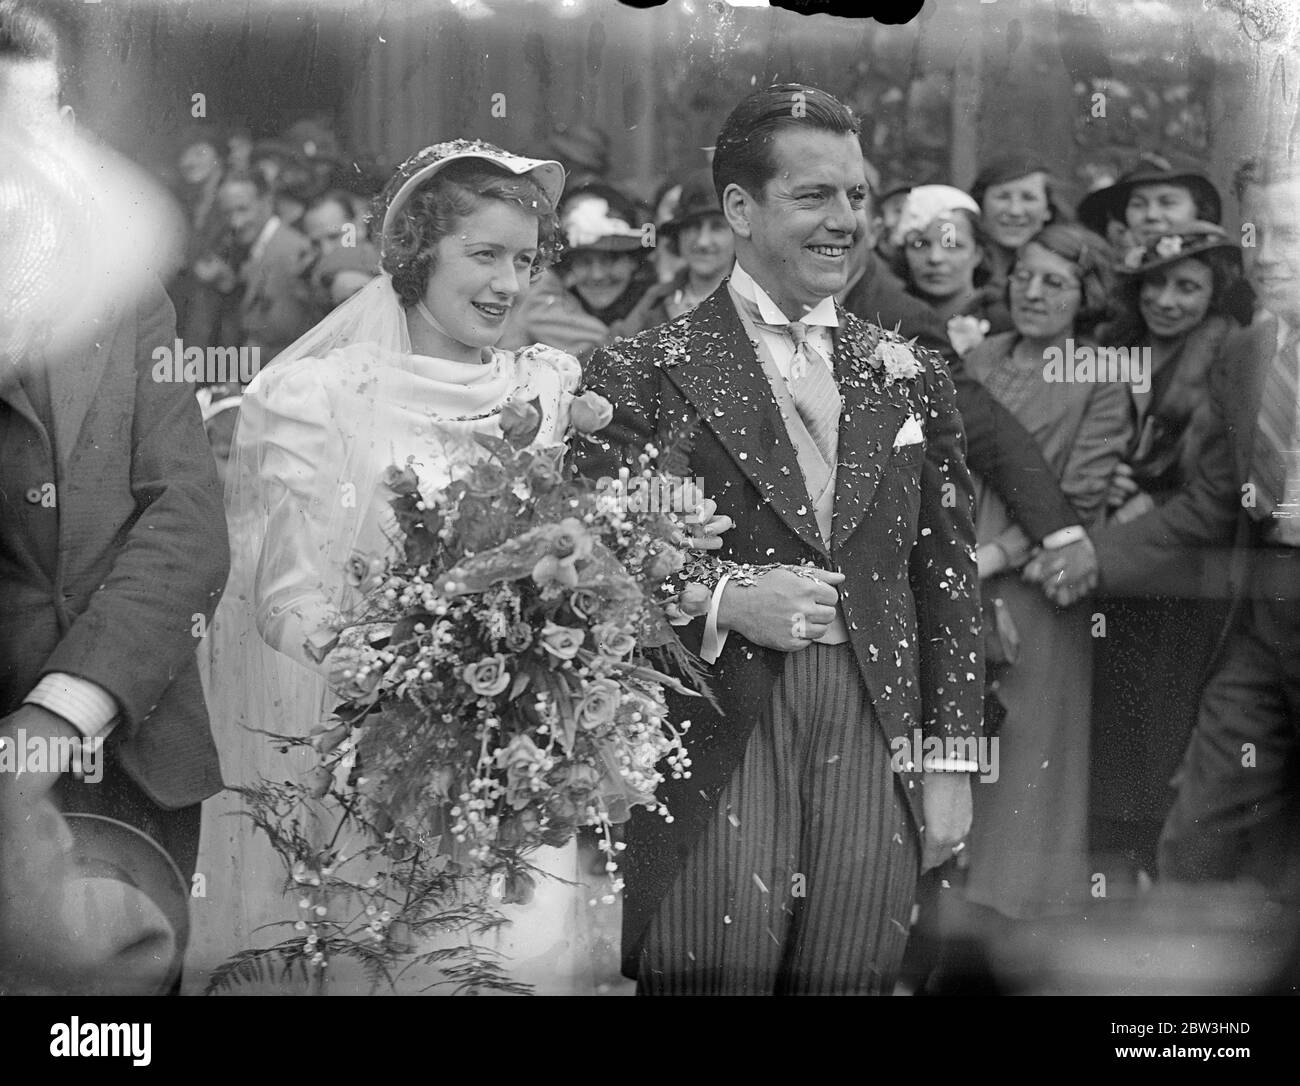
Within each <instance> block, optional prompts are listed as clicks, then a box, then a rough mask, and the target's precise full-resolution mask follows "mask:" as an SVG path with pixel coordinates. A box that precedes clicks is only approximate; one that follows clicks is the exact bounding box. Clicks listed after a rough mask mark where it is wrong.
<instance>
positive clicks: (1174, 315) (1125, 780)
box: [1091, 221, 1241, 878]
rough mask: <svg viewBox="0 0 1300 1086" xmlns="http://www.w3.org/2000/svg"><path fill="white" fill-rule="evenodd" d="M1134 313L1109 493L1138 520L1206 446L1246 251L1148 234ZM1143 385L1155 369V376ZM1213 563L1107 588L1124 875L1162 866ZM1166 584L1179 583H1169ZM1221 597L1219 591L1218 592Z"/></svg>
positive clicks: (1224, 242) (1113, 772)
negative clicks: (1127, 590) (1171, 576)
mask: <svg viewBox="0 0 1300 1086" xmlns="http://www.w3.org/2000/svg"><path fill="white" fill-rule="evenodd" d="M1117 270H1118V271H1119V273H1120V275H1121V280H1122V282H1121V285H1120V287H1119V289H1118V291H1117V295H1116V299H1117V301H1118V302H1119V304H1120V308H1121V309H1122V311H1124V312H1125V313H1126V316H1125V317H1124V318H1122V319H1121V320H1120V321H1119V322H1116V323H1114V324H1112V325H1111V326H1109V327H1108V328H1106V329H1103V330H1102V331H1101V333H1100V335H1099V340H1100V342H1101V343H1103V344H1106V345H1110V346H1115V347H1120V348H1127V352H1128V354H1129V356H1130V357H1131V356H1132V355H1133V354H1134V353H1137V352H1141V355H1140V357H1142V358H1143V359H1144V360H1145V362H1146V364H1147V365H1148V367H1149V368H1148V370H1147V378H1148V379H1149V382H1150V387H1149V391H1139V390H1138V389H1134V390H1133V392H1132V397H1131V398H1132V413H1133V420H1134V437H1133V440H1132V442H1131V443H1130V445H1129V447H1128V450H1127V452H1126V455H1125V457H1124V460H1123V462H1121V463H1120V464H1119V465H1118V466H1117V467H1116V470H1115V474H1114V476H1113V477H1112V482H1111V488H1110V494H1109V498H1108V504H1109V506H1110V508H1111V515H1112V516H1113V517H1114V518H1115V519H1117V520H1119V521H1128V520H1135V519H1137V518H1139V517H1142V516H1145V515H1146V514H1148V513H1149V512H1150V511H1151V510H1153V509H1156V508H1158V507H1159V506H1160V505H1162V504H1164V502H1165V501H1167V500H1168V499H1169V498H1171V497H1172V496H1174V495H1175V494H1177V493H1179V492H1180V490H1181V489H1182V488H1183V487H1184V485H1185V484H1186V483H1187V481H1188V479H1189V478H1190V476H1191V475H1192V474H1193V472H1194V470H1195V468H1196V466H1197V460H1198V458H1199V457H1201V456H1205V455H1212V453H1210V452H1209V451H1208V450H1206V449H1204V448H1203V447H1202V442H1201V438H1200V431H1199V430H1198V419H1203V418H1204V417H1205V413H1204V412H1205V408H1206V406H1207V404H1206V401H1207V397H1208V396H1209V382H1208V377H1209V373H1210V369H1211V366H1212V365H1213V364H1214V363H1215V359H1216V358H1217V357H1218V355H1219V353H1220V347H1221V345H1222V344H1223V341H1224V339H1225V337H1226V336H1227V335H1228V333H1229V332H1230V331H1231V330H1232V329H1233V328H1235V327H1237V323H1236V321H1235V320H1233V318H1232V317H1231V316H1230V308H1231V299H1232V297H1233V292H1234V287H1235V285H1236V283H1237V281H1238V280H1239V278H1240V274H1241V253H1240V250H1239V248H1238V247H1237V245H1236V244H1235V243H1234V242H1233V241H1232V240H1231V239H1230V238H1229V237H1228V235H1227V234H1226V233H1225V231H1224V230H1223V229H1222V228H1221V227H1219V226H1217V225H1215V224H1214V223H1210V222H1197V221H1194V222H1191V223H1186V224H1183V225H1181V226H1175V227H1170V228H1167V229H1164V230H1162V231H1159V232H1156V233H1153V234H1149V235H1148V236H1147V238H1146V241H1145V242H1144V243H1142V244H1141V245H1139V246H1137V247H1135V248H1133V249H1131V250H1130V251H1129V252H1128V253H1127V254H1126V256H1125V258H1124V259H1123V260H1122V261H1121V263H1120V264H1119V265H1118V268H1117ZM1142 383H1143V384H1145V383H1146V381H1143V382H1142ZM1221 572H1222V571H1218V570H1216V569H1215V568H1213V567H1212V566H1210V565H1209V564H1206V563H1203V562H1201V561H1199V560H1197V559H1196V558H1195V557H1192V558H1189V560H1188V561H1187V562H1184V563H1180V564H1179V568H1178V570H1177V574H1176V575H1177V577H1178V578H1179V579H1180V582H1181V583H1180V584H1176V585H1175V584H1167V585H1162V586H1159V587H1158V588H1157V587H1154V586H1153V592H1152V594H1151V595H1150V596H1146V597H1144V598H1142V599H1113V598H1112V599H1108V600H1107V601H1106V603H1105V604H1104V605H1103V613H1104V614H1105V615H1106V624H1107V625H1106V629H1107V636H1106V637H1104V638H1099V639H1098V640H1097V660H1096V672H1095V674H1096V684H1095V688H1094V698H1095V701H1094V710H1093V786H1092V804H1091V809H1092V827H1093V834H1092V836H1093V844H1094V848H1095V850H1096V851H1098V852H1099V853H1100V854H1102V855H1103V856H1105V857H1107V863H1110V864H1114V865H1115V866H1114V867H1113V868H1112V873H1119V874H1121V875H1124V874H1126V875H1127V876H1128V877H1130V878H1131V877H1133V875H1134V873H1135V872H1136V871H1138V870H1145V871H1147V872H1148V873H1151V874H1154V871H1155V853H1156V842H1157V839H1158V838H1159V834H1160V828H1161V826H1162V824H1163V822H1164V819H1165V815H1166V814H1167V813H1168V809H1169V806H1170V803H1171V802H1172V800H1173V796H1174V793H1173V791H1172V789H1171V788H1170V787H1169V780H1170V778H1171V777H1172V776H1173V774H1174V771H1175V770H1176V769H1177V768H1178V762H1179V759H1180V757H1181V755H1182V752H1183V749H1184V747H1185V746H1186V745H1187V737H1188V735H1189V733H1190V731H1191V728H1192V725H1193V724H1194V723H1195V719H1196V708H1197V702H1198V699H1199V694H1200V688H1199V679H1200V677H1201V673H1202V671H1203V670H1204V668H1205V666H1206V664H1207V663H1208V660H1209V655H1210V652H1211V650H1212V647H1213V642H1214V640H1215V637H1216V634H1217V631H1218V630H1219V629H1220V627H1221V625H1222V619H1223V617H1224V606H1225V605H1224V603H1223V602H1222V600H1223V597H1224V595H1225V586H1224V585H1223V584H1221V583H1218V582H1219V581H1220V574H1221ZM1158 591H1160V592H1165V593H1168V594H1156V593H1157V592H1158ZM1215 597H1218V598H1217V599H1216V598H1215Z"/></svg>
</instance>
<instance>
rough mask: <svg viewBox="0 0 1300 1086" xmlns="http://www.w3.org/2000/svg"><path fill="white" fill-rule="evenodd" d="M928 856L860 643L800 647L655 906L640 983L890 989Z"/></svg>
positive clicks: (649, 987) (673, 990)
mask: <svg viewBox="0 0 1300 1086" xmlns="http://www.w3.org/2000/svg"><path fill="white" fill-rule="evenodd" d="M698 756H699V755H697V757H698ZM919 858H920V853H919V846H918V840H917V834H916V830H915V828H914V826H913V825H912V823H911V821H910V819H909V816H908V811H907V801H906V799H905V798H904V797H903V794H902V790H901V786H900V784H899V782H898V781H897V779H896V778H895V775H894V773H893V772H892V771H891V769H890V750H889V744H888V740H887V738H886V736H885V734H884V732H883V730H882V729H881V727H880V725H879V724H878V722H877V720H876V716H875V712H874V711H873V709H872V707H871V703H870V699H869V696H868V694H867V691H866V689H865V688H864V686H863V684H862V678H861V675H860V673H859V671H858V667H857V664H856V662H855V661H854V659H853V650H852V648H851V647H850V646H849V645H847V644H845V645H817V644H814V645H810V646H809V647H808V648H807V649H804V650H802V651H800V652H793V653H790V654H789V655H788V656H787V657H786V663H785V669H784V671H783V672H782V673H781V675H780V676H779V677H778V678H777V681H776V683H775V685H774V686H773V689H772V696H771V700H770V702H769V704H768V707H767V709H766V710H765V711H764V713H763V715H762V716H761V717H760V718H759V720H758V721H757V723H756V724H755V726H754V730H753V733H752V735H751V737H750V740H749V745H748V746H747V747H746V750H745V755H744V757H743V758H742V760H741V763H740V765H739V766H737V768H736V771H735V773H734V775H733V776H732V778H731V780H730V781H729V782H728V784H727V786H726V788H725V789H724V790H723V792H722V796H721V798H720V800H719V802H718V806H717V809H716V811H715V812H714V815H713V819H712V821H711V823H710V824H709V826H708V827H707V828H706V829H705V830H704V831H703V832H702V834H701V836H700V839H699V841H698V842H697V843H696V846H695V848H694V850H693V851H692V853H691V855H690V856H689V857H688V859H687V861H686V864H685V866H684V867H683V869H682V872H681V874H680V875H679V876H678V878H677V881H676V882H675V883H674V885H673V887H672V888H671V890H670V891H669V892H668V894H667V895H666V896H665V897H664V900H663V902H662V903H661V904H660V906H659V911H658V912H657V913H656V914H655V918H654V920H652V921H651V924H650V927H649V929H648V931H647V934H646V939H645V943H644V946H643V949H642V953H641V960H640V966H639V970H638V978H637V992H638V994H641V995H805V994H806V995H813V994H823V995H831V994H869V993H884V994H888V993H889V992H890V991H891V990H892V988H893V984H894V980H895V978H896V976H897V974H898V970H899V967H900V965H901V963H902V959H903V951H904V949H905V948H906V945H907V935H908V923H909V920H910V916H911V909H912V900H913V897H914V894H915V890H916V879H917V870H918V866H919Z"/></svg>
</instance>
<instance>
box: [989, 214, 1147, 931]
mask: <svg viewBox="0 0 1300 1086" xmlns="http://www.w3.org/2000/svg"><path fill="white" fill-rule="evenodd" d="M1111 262H1112V254H1111V251H1110V249H1109V247H1108V246H1107V244H1106V242H1105V241H1104V240H1102V239H1101V238H1100V237H1097V236H1096V235H1095V234H1093V233H1091V232H1090V231H1088V230H1085V229H1083V228H1082V227H1080V226H1077V225H1073V224H1065V223H1057V224H1052V225H1049V226H1047V227H1046V228H1044V229H1043V230H1041V231H1039V232H1038V233H1037V234H1035V235H1034V236H1033V237H1032V238H1031V239H1030V240H1029V241H1028V242H1027V243H1026V244H1025V245H1024V246H1023V247H1022V248H1021V249H1020V250H1019V252H1018V254H1017V255H1016V259H1015V263H1014V264H1013V266H1012V269H1011V274H1010V278H1009V281H1008V303H1009V307H1010V311H1011V320H1012V323H1013V324H1014V326H1015V327H1014V329H1013V330H1012V331H1010V332H1004V333H1002V334H1000V335H995V336H991V337H989V338H988V339H987V340H985V341H984V342H983V343H982V344H980V345H979V346H978V347H976V348H975V349H974V350H972V351H971V353H970V354H969V355H967V357H966V365H967V368H968V369H969V371H970V373H971V374H972V376H974V377H975V378H977V379H978V380H980V381H981V382H983V383H984V385H985V386H986V387H987V388H988V389H989V391H990V392H992V393H993V395H994V396H995V397H997V398H998V399H999V400H1000V401H1001V402H1002V403H1003V405H1004V406H1006V407H1007V408H1008V409H1009V410H1010V411H1011V412H1012V413H1013V414H1014V415H1015V416H1016V417H1017V418H1018V419H1019V420H1020V422H1021V423H1023V424H1024V426H1025V429H1027V430H1028V431H1029V432H1030V434H1032V435H1033V436H1034V438H1035V440H1037V442H1038V444H1039V447H1040V448H1041V449H1042V452H1043V455H1044V457H1045V459H1046V460H1047V462H1048V464H1049V465H1051V467H1052V468H1053V469H1054V470H1055V471H1056V474H1057V476H1058V478H1059V481H1060V485H1061V489H1062V490H1063V491H1064V493H1065V495H1066V497H1067V498H1069V500H1070V502H1071V503H1072V504H1073V505H1074V507H1075V510H1076V511H1077V512H1078V514H1079V522H1080V523H1081V524H1083V525H1085V526H1088V525H1090V524H1092V523H1093V522H1095V521H1096V520H1097V519H1098V518H1100V517H1101V516H1103V515H1104V513H1105V510H1106V497H1107V493H1108V489H1109V485H1110V478H1111V475H1112V473H1113V471H1114V469H1115V465H1116V464H1117V463H1118V462H1119V458H1120V456H1121V455H1122V453H1123V452H1124V450H1125V448H1126V447H1127V442H1128V439H1129V434H1130V430H1131V423H1130V421H1129V390H1128V386H1127V385H1126V384H1122V383H1119V382H1106V381H1100V382H1086V383H1078V382H1066V381H1062V380H1060V379H1059V378H1060V377H1061V376H1062V371H1063V370H1064V371H1067V372H1068V369H1067V367H1068V363H1069V360H1070V358H1071V356H1074V357H1076V358H1078V357H1080V356H1081V352H1082V351H1083V349H1085V348H1087V347H1089V346H1091V345H1092V341H1091V340H1090V338H1089V337H1090V335H1091V333H1092V332H1093V330H1094V329H1095V328H1096V327H1097V325H1098V323H1099V322H1100V321H1101V320H1102V319H1103V317H1105V316H1106V315H1107V310H1108V299H1109V297H1110V288H1111V282H1112V280H1111ZM1062 363H1064V365H1062ZM976 532H977V539H978V542H979V546H978V547H977V551H976V554H977V558H978V562H979V572H980V577H981V580H982V581H983V582H984V585H983V590H984V594H985V597H986V599H988V600H990V601H992V600H995V599H1000V600H1001V601H1002V603H1003V605H1004V607H1005V612H1006V614H1008V615H1009V616H1010V619H1011V621H1012V623H1013V624H1014V627H1015V629H1016V631H1017V632H1018V634H1019V656H1018V659H1017V660H1016V661H1015V663H1013V664H1012V665H1011V666H1010V667H1009V668H1008V669H1007V672H1006V674H1005V675H1004V676H1003V677H1002V678H1001V680H1000V682H999V684H998V687H997V700H998V701H999V702H1000V703H1001V706H1002V707H1003V708H1004V709H1005V716H1004V718H1003V719H1002V721H1001V732H1000V738H1001V742H1000V744H999V748H998V751H997V754H998V761H997V766H998V771H999V773H998V777H997V780H996V781H990V782H987V783H981V784H980V785H978V786H977V787H976V788H975V789H974V793H975V795H974V822H973V826H972V831H971V838H970V853H969V857H970V858H969V870H968V878H967V884H966V900H967V902H969V903H970V904H971V905H972V906H975V907H977V908H974V909H973V910H972V913H973V915H974V917H976V918H981V917H982V918H983V919H984V920H986V921H989V922H995V921H996V920H997V919H998V918H999V917H1010V918H1014V919H1029V918H1034V917H1038V916H1042V915H1046V914H1050V913H1053V912H1062V911H1069V910H1070V909H1071V908H1072V907H1073V906H1075V905H1077V904H1079V903H1080V902H1082V901H1083V900H1085V899H1086V897H1087V894H1088V891H1089V882H1088V872H1089V867H1088V864H1087V844H1088V842H1087V803H1088V746H1089V743H1088V732H1089V724H1090V717H1091V701H1092V652H1093V641H1092V630H1091V629H1090V626H1091V614H1092V610H1093V609H1092V608H1091V607H1083V606H1081V607H1077V608H1073V609H1070V610H1066V611H1058V610H1056V609H1055V608H1054V607H1053V606H1052V605H1051V604H1050V603H1048V602H1047V601H1046V600H1045V599H1044V597H1043V594H1042V592H1041V590H1040V589H1039V588H1038V587H1037V586H1036V585H1032V584H1025V583H1023V582H1022V581H1021V579H1020V577H1019V574H1018V572H1017V571H1018V570H1019V568H1020V567H1021V566H1022V565H1023V564H1024V563H1025V561H1026V559H1027V558H1028V556H1029V547H1030V544H1029V541H1028V539H1027V538H1026V537H1025V535H1024V533H1023V532H1022V531H1021V530H1020V529H1019V528H1018V527H1016V526H1015V525H1014V524H1013V523H1012V522H1011V521H1010V518H1009V517H1008V516H1007V514H1006V510H1005V507H1004V506H1003V505H1002V503H1001V502H1000V500H999V499H998V498H997V496H996V495H994V494H993V493H992V492H990V491H988V490H987V489H983V491H982V493H980V495H979V505H978V512H977V519H976ZM990 636H994V635H993V634H991V633H986V639H987V638H989V637H990ZM1008 640H1010V639H1009V638H1008ZM988 910H992V912H989V911H988Z"/></svg>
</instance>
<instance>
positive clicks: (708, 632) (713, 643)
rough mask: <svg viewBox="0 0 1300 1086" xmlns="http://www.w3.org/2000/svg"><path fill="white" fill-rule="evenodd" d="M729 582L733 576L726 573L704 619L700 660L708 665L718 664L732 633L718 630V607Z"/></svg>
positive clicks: (714, 593)
mask: <svg viewBox="0 0 1300 1086" xmlns="http://www.w3.org/2000/svg"><path fill="white" fill-rule="evenodd" d="M729 580H731V574H730V573H724V574H723V575H722V578H721V580H719V581H718V585H717V587H716V588H715V589H714V590H713V598H712V599H711V600H709V613H708V615H707V616H706V617H705V619H704V637H703V638H702V639H701V640H700V659H701V660H703V661H704V662H705V663H706V664H713V663H716V662H717V659H718V657H719V656H721V655H722V649H723V647H724V646H725V645H726V643H727V634H728V633H729V632H730V631H729V630H719V629H718V605H719V604H720V603H721V602H722V590H723V589H724V588H726V587H727V582H728V581H729Z"/></svg>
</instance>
